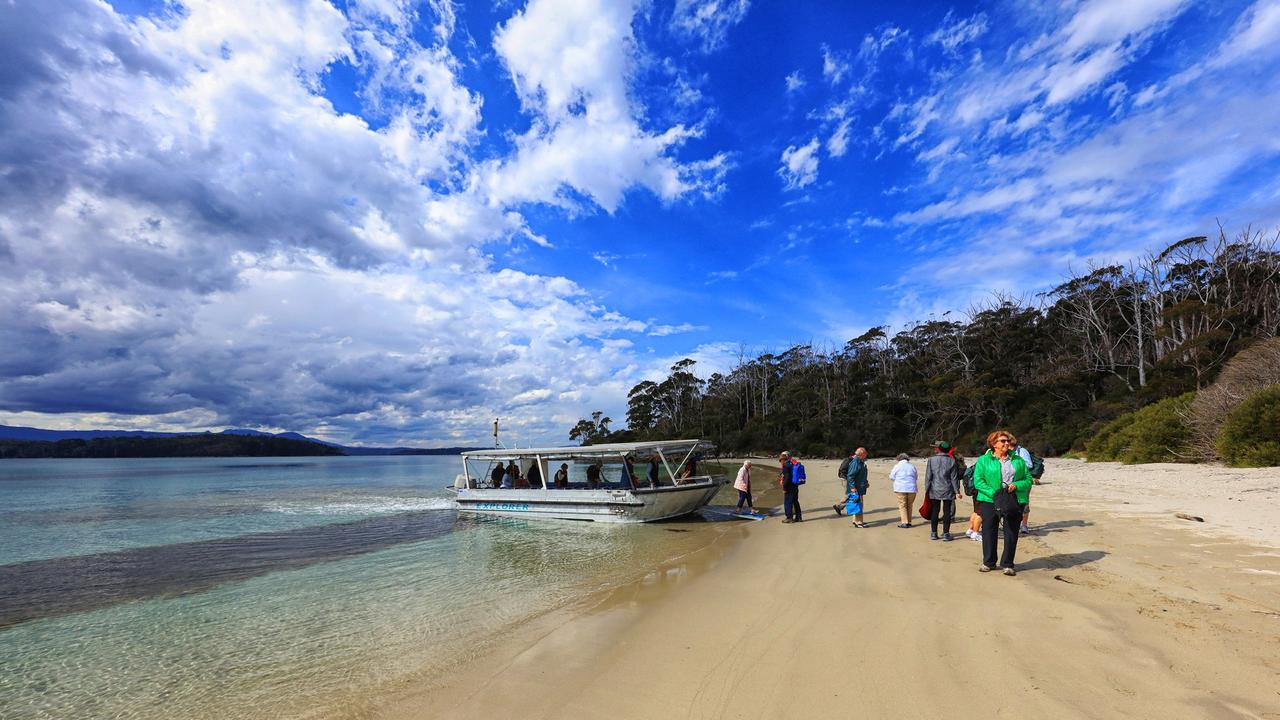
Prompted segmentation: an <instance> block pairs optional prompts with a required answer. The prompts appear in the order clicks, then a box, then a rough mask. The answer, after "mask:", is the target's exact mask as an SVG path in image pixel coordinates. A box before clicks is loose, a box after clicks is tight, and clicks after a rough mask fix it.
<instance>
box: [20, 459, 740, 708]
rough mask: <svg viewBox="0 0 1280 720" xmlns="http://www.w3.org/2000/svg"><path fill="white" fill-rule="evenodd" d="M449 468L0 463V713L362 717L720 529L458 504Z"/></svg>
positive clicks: (454, 466) (377, 463) (266, 462)
mask: <svg viewBox="0 0 1280 720" xmlns="http://www.w3.org/2000/svg"><path fill="white" fill-rule="evenodd" d="M459 469H460V464H459V460H458V459H457V458H456V457H431V456H417V457H343V458H278V459H276V458H270V459H262V458H243V459H176V460H175V459H154V460H153V459H147V460H36V461H5V462H3V463H0V717H3V718H5V719H6V720H9V719H11V718H12V719H17V718H90V717H93V718H97V717H111V718H206V717H207V718H215V717H216V718H268V717H270V718H322V717H358V716H361V715H363V714H365V712H366V711H367V710H368V709H369V708H370V707H371V706H372V704H373V703H375V702H376V701H377V699H378V698H379V697H382V696H384V695H385V694H386V693H387V692H388V691H389V690H391V689H394V688H397V687H402V686H404V685H405V684H406V683H412V682H413V681H414V680H415V679H421V678H427V677H430V676H432V675H433V674H435V673H439V672H442V671H444V670H446V669H447V668H451V667H457V666H458V664H459V663H465V662H466V661H467V659H468V658H471V657H476V656H478V655H479V654H480V653H482V652H484V651H486V650H487V649H488V648H491V647H492V646H493V644H494V643H498V642H501V640H502V637H503V636H504V634H505V633H506V632H507V631H509V630H510V629H511V628H513V627H515V626H517V625H519V624H521V623H524V622H527V621H529V620H531V619H532V618H534V617H536V616H538V615H540V614H542V613H545V612H548V611H551V610H556V609H561V608H565V607H569V606H573V605H574V604H575V603H577V602H580V601H581V599H582V598H583V597H584V595H585V594H587V593H590V592H592V591H596V590H600V589H604V588H608V587H611V586H615V585H617V584H620V583H623V582H627V581H629V580H633V579H636V578H638V577H640V576H642V575H643V574H644V573H645V572H647V571H648V570H649V569H651V568H652V567H654V566H656V565H657V564H659V563H661V562H663V561H665V560H667V559H670V558H672V557H676V556H678V555H680V554H683V553H685V552H688V551H690V550H691V549H693V548H695V547H697V546H700V545H702V544H705V543H706V542H708V541H709V538H710V537H712V536H714V535H715V534H717V533H718V532H723V531H725V529H727V527H728V525H727V524H721V523H705V522H700V521H699V519H696V518H695V519H694V520H692V521H689V522H683V523H677V524H674V525H673V524H656V525H644V526H610V525H603V524H598V523H573V522H560V521H542V522H536V521H535V522H528V521H523V520H503V519H485V518H474V517H470V516H460V515H459V514H458V513H457V512H456V510H455V509H454V505H453V503H452V500H451V499H450V495H451V493H450V492H449V491H447V490H445V489H444V486H445V485H447V484H449V483H450V482H451V480H452V478H453V476H454V474H455V473H457V472H458V470H459ZM670 530H681V531H684V532H678V533H672V532H669V531H670Z"/></svg>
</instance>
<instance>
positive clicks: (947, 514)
mask: <svg viewBox="0 0 1280 720" xmlns="http://www.w3.org/2000/svg"><path fill="white" fill-rule="evenodd" d="M939 513H941V514H942V532H944V533H949V532H951V520H952V519H953V518H955V516H956V501H955V500H930V501H929V529H930V531H931V532H932V533H933V534H934V535H937V534H938V514H939Z"/></svg>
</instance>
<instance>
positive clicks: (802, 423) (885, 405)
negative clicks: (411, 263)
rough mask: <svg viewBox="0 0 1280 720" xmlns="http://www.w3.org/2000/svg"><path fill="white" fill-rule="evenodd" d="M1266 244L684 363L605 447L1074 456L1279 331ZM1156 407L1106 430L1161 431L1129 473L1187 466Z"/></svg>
mask: <svg viewBox="0 0 1280 720" xmlns="http://www.w3.org/2000/svg"><path fill="white" fill-rule="evenodd" d="M1278 242H1280V235H1272V236H1265V235H1263V234H1262V233H1258V232H1255V231H1253V230H1251V229H1248V228H1246V229H1245V230H1244V231H1242V232H1240V233H1238V234H1236V235H1234V236H1228V234H1227V233H1226V232H1225V230H1222V229H1221V228H1220V229H1219V232H1218V234H1217V235H1216V237H1215V236H1197V237H1190V238H1185V239H1180V240H1177V241H1176V242H1173V243H1172V244H1171V245H1169V246H1168V247H1166V248H1165V249H1164V250H1161V251H1159V252H1153V253H1149V254H1145V255H1142V256H1139V257H1135V258H1133V259H1131V260H1130V261H1128V262H1125V263H1118V264H1115V265H1108V266H1105V267H1097V266H1094V267H1088V268H1085V269H1084V270H1082V271H1081V272H1079V273H1076V274H1075V275H1074V276H1073V277H1069V278H1067V279H1066V280H1065V281H1064V282H1062V283H1060V284H1059V285H1058V286H1056V287H1054V288H1052V289H1051V290H1049V291H1048V292H1045V293H1043V294H1040V295H1037V296H1035V297H1022V298H1019V297H1011V296H1004V295H994V296H992V297H990V298H988V299H987V300H986V301H984V302H979V303H976V304H974V305H972V306H970V307H968V308H964V309H957V310H955V311H947V312H944V313H942V314H941V315H936V316H930V317H928V318H926V319H923V320H919V321H917V322H913V323H909V324H907V325H906V326H905V327H901V328H898V329H894V328H889V327H884V326H880V327H872V328H869V329H867V330H866V331H864V332H862V333H860V334H858V335H857V336H855V337H853V338H851V339H850V340H848V341H847V342H845V343H843V344H839V345H825V346H823V345H817V344H813V343H803V344H799V345H793V346H791V347H788V348H785V349H776V348H769V349H750V348H747V347H746V346H742V347H740V348H739V352H738V357H737V360H736V362H735V363H733V365H732V367H730V368H728V369H725V370H722V371H720V372H715V373H711V374H710V375H709V376H702V375H699V373H698V372H697V371H698V367H697V364H696V363H695V362H694V361H693V360H692V359H687V358H686V359H684V360H681V361H680V362H678V363H676V364H675V365H674V366H672V368H671V372H670V374H669V376H668V377H667V378H666V379H664V380H661V381H654V380H647V381H645V382H641V383H639V384H637V385H636V386H635V387H633V388H632V390H631V393H630V394H629V396H628V404H627V424H628V427H627V428H626V430H624V431H611V433H610V437H609V439H610V440H613V439H621V437H622V435H623V434H625V435H626V436H627V438H628V439H634V440H645V439H652V438H663V437H666V438H672V437H700V438H704V439H707V440H710V441H712V442H714V443H715V444H716V445H717V446H719V448H720V449H721V451H723V452H727V453H738V454H749V453H758V454H762V455H773V454H776V452H777V451H778V450H782V449H788V450H793V451H796V452H799V453H801V455H802V456H808V457H815V456H825V457H837V456H841V455H844V454H845V453H847V452H848V451H850V450H852V449H853V448H856V447H859V446H862V447H866V448H867V450H868V451H869V452H870V453H871V454H872V455H893V454H896V453H898V452H901V451H904V450H910V449H913V448H921V447H927V446H928V445H929V443H930V442H931V441H933V440H939V439H942V440H947V441H949V442H951V443H952V444H953V445H955V446H956V448H957V449H958V450H959V452H961V453H962V454H964V455H967V456H970V457H972V456H973V455H975V454H978V453H981V452H983V451H985V449H986V448H985V445H984V442H983V439H984V438H985V437H986V434H987V433H988V432H990V431H991V430H992V429H993V428H997V427H1004V428H1009V429H1011V430H1012V431H1013V432H1014V433H1015V434H1016V435H1017V436H1018V438H1019V440H1021V441H1022V443H1023V444H1024V445H1025V446H1026V447H1028V448H1029V449H1031V450H1032V451H1034V452H1036V453H1037V454H1039V455H1042V456H1050V457H1054V456H1058V455H1061V454H1062V453H1065V452H1068V451H1076V452H1080V451H1083V450H1084V449H1085V447H1086V446H1087V445H1090V444H1091V439H1093V438H1095V437H1097V436H1098V435H1099V433H1100V431H1101V430H1102V429H1103V428H1104V426H1107V425H1108V424H1109V423H1111V422H1113V421H1116V420H1118V419H1119V418H1121V417H1125V416H1126V415H1129V414H1130V413H1135V411H1139V410H1142V409H1143V408H1145V407H1148V406H1152V405H1158V404H1159V403H1161V402H1162V401H1165V400H1168V399H1172V398H1180V397H1182V396H1184V395H1185V394H1186V393H1191V392H1196V391H1204V390H1205V389H1207V388H1209V387H1210V386H1211V385H1212V384H1213V383H1214V381H1215V380H1216V379H1217V378H1218V376H1219V374H1224V371H1223V368H1224V367H1226V366H1228V365H1229V361H1231V359H1232V358H1233V357H1236V356H1237V355H1238V354H1240V353H1241V352H1242V351H1246V350H1247V349H1248V348H1250V347H1252V346H1256V345H1258V344H1259V343H1260V341H1263V340H1265V339H1268V338H1275V337H1276V336H1277V335H1278V334H1280V251H1278V248H1277V244H1278ZM1265 365H1266V367H1267V368H1268V369H1270V370H1274V369H1276V368H1277V367H1280V362H1274V361H1267V362H1266V363H1265ZM704 377H705V379H704ZM1169 407H1178V408H1183V409H1184V410H1185V409H1186V407H1185V405H1183V404H1182V403H1173V404H1171V405H1162V406H1160V407H1159V408H1158V409H1156V410H1153V411H1151V413H1149V414H1145V415H1141V416H1129V417H1127V418H1126V419H1125V421H1124V422H1122V423H1120V425H1121V426H1125V427H1127V426H1129V425H1131V424H1133V423H1134V422H1135V417H1136V419H1137V420H1139V421H1141V423H1152V427H1153V429H1154V430H1159V432H1160V433H1161V434H1160V435H1158V436H1155V437H1153V438H1151V442H1150V443H1146V442H1145V441H1143V442H1141V443H1139V444H1138V445H1135V446H1134V448H1135V449H1134V450H1132V451H1129V454H1128V455H1127V457H1129V458H1131V459H1130V460H1129V461H1130V462H1139V461H1140V460H1138V459H1136V458H1139V457H1143V458H1146V457H1153V458H1159V459H1179V460H1185V459H1190V458H1193V457H1195V456H1196V455H1197V453H1196V451H1194V450H1193V449H1192V448H1191V447H1190V446H1189V444H1188V443H1187V442H1186V441H1184V440H1180V439H1179V438H1181V437H1182V435H1180V433H1182V432H1183V430H1185V428H1186V423H1185V422H1183V423H1178V422H1174V420H1173V419H1172V418H1170V417H1169V416H1168V415H1167V413H1166V412H1165V409H1167V408H1169ZM1224 417H1225V416H1224ZM1211 437H1213V438H1215V439H1216V434H1211ZM1171 454H1172V455H1171Z"/></svg>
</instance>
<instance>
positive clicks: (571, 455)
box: [462, 440, 715, 460]
mask: <svg viewBox="0 0 1280 720" xmlns="http://www.w3.org/2000/svg"><path fill="white" fill-rule="evenodd" d="M714 448H715V445H713V444H711V443H709V442H703V441H701V440H653V441H650V442H632V443H608V444H605V445H581V446H572V447H555V448H494V449H492V450H468V451H467V452H464V453H462V457H464V458H467V459H475V460H497V459H507V458H521V457H538V458H541V459H542V460H597V459H599V460H603V459H606V458H610V459H611V458H616V457H619V456H622V455H640V456H643V455H653V454H655V453H658V454H661V455H663V456H669V455H675V454H679V453H686V454H692V453H693V452H694V451H704V452H705V451H708V450H712V449H714Z"/></svg>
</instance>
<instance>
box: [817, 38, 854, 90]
mask: <svg viewBox="0 0 1280 720" xmlns="http://www.w3.org/2000/svg"><path fill="white" fill-rule="evenodd" d="M849 69H850V68H849V61H848V60H846V59H845V58H844V57H842V56H841V54H840V53H837V52H835V51H833V50H832V49H831V48H830V47H828V46H827V45H825V44H824V45H823V46H822V76H823V77H825V78H826V79H827V82H829V83H831V84H832V85H838V84H839V83H840V81H841V80H843V79H844V76H845V75H847V74H849Z"/></svg>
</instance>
